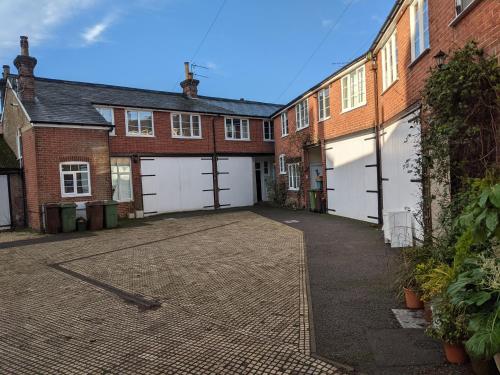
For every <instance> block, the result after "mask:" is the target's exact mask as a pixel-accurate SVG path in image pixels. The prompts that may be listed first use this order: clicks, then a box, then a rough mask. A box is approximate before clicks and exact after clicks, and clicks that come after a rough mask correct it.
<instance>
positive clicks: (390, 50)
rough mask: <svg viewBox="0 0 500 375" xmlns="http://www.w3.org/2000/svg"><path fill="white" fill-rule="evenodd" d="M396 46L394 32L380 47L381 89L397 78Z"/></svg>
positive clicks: (384, 88) (387, 86)
mask: <svg viewBox="0 0 500 375" xmlns="http://www.w3.org/2000/svg"><path fill="white" fill-rule="evenodd" d="M398 78H399V76H398V47H397V36H396V32H394V33H393V34H392V35H391V36H390V37H389V39H388V40H387V42H386V43H385V45H384V47H382V89H383V90H382V91H385V90H386V89H387V88H389V86H391V85H392V84H393V83H394V82H396V81H397V80H398Z"/></svg>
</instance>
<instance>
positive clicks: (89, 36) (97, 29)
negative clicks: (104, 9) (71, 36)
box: [82, 14, 116, 45]
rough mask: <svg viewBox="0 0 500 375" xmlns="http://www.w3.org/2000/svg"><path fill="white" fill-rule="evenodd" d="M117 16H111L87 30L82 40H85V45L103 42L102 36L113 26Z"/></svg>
mask: <svg viewBox="0 0 500 375" xmlns="http://www.w3.org/2000/svg"><path fill="white" fill-rule="evenodd" d="M115 18H116V16H115V15H113V14H111V15H108V16H107V17H106V18H104V19H103V20H102V21H100V22H98V23H96V24H95V25H93V26H91V27H89V28H87V29H86V30H85V31H84V32H83V33H82V38H83V40H84V43H85V45H89V44H93V43H97V42H101V41H102V34H103V33H104V31H106V29H107V28H108V27H109V26H111V24H112V23H113V21H114V20H115Z"/></svg>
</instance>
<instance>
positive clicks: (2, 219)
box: [0, 175, 11, 228]
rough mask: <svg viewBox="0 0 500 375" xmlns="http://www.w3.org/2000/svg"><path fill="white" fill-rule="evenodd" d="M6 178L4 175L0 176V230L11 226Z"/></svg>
mask: <svg viewBox="0 0 500 375" xmlns="http://www.w3.org/2000/svg"><path fill="white" fill-rule="evenodd" d="M8 178H9V177H8V176H6V175H0V228H2V227H9V226H10V224H11V222H10V199H9V181H8Z"/></svg>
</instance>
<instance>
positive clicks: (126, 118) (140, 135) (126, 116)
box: [125, 108, 155, 138]
mask: <svg viewBox="0 0 500 375" xmlns="http://www.w3.org/2000/svg"><path fill="white" fill-rule="evenodd" d="M128 112H137V123H138V126H139V134H134V133H130V132H129V131H128ZM141 112H149V113H151V131H152V134H142V133H141V129H142V128H141V121H140V119H139V113H141ZM125 129H126V134H127V137H144V138H152V137H154V136H155V121H154V111H149V110H146V109H135V108H127V109H125Z"/></svg>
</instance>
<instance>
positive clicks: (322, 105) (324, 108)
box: [318, 87, 330, 121]
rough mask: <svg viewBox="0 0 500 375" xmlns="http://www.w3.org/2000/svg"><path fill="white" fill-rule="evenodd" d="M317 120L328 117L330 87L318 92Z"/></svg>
mask: <svg viewBox="0 0 500 375" xmlns="http://www.w3.org/2000/svg"><path fill="white" fill-rule="evenodd" d="M318 111H319V116H318V117H319V121H323V120H326V119H328V118H330V88H328V87H327V88H326V89H323V90H319V92H318Z"/></svg>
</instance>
